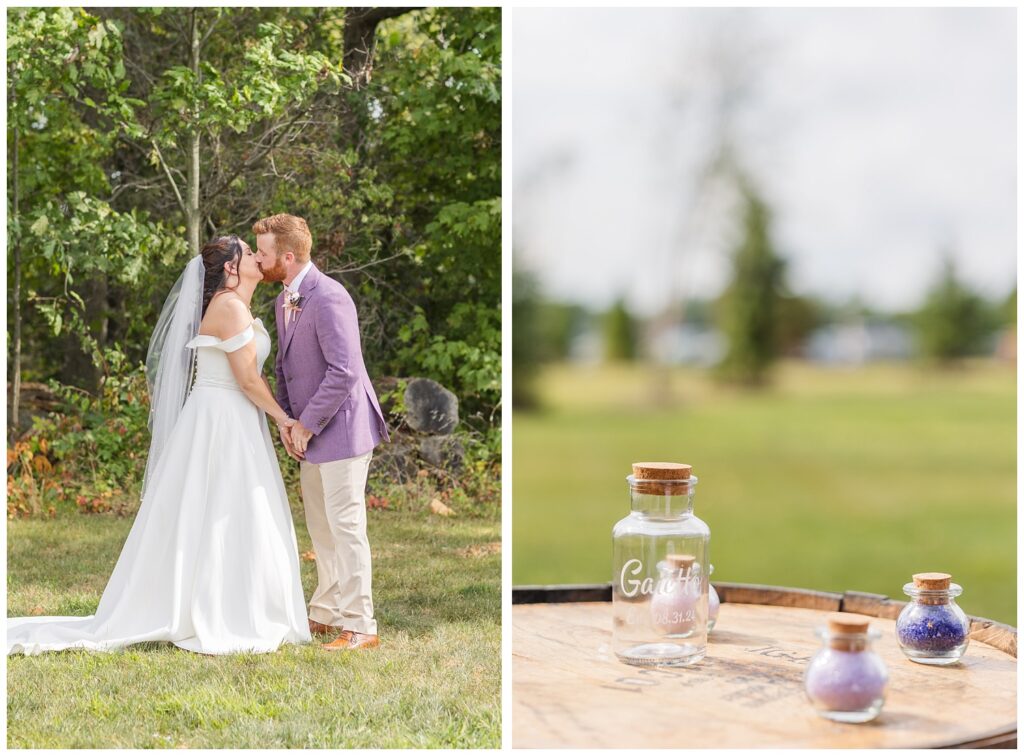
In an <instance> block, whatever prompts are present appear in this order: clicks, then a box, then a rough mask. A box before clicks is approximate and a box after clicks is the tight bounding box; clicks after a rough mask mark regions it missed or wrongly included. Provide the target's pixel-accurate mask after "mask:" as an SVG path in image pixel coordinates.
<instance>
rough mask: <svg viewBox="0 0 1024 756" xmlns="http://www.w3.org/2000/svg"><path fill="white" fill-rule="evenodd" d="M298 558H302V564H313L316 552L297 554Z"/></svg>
mask: <svg viewBox="0 0 1024 756" xmlns="http://www.w3.org/2000/svg"><path fill="white" fill-rule="evenodd" d="M299 556H301V557H302V561H303V562H315V561H316V552H314V551H303V552H302V553H301V554H299Z"/></svg>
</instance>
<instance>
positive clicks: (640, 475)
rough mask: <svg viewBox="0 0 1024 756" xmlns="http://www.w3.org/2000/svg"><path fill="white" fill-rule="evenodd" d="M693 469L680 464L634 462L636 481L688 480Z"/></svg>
mask: <svg viewBox="0 0 1024 756" xmlns="http://www.w3.org/2000/svg"><path fill="white" fill-rule="evenodd" d="M691 469H692V468H691V467H690V466H689V465H684V464H680V463H679V462H634V463H633V477H634V478H635V479H636V480H673V481H679V480H688V479H689V477H690V470H691Z"/></svg>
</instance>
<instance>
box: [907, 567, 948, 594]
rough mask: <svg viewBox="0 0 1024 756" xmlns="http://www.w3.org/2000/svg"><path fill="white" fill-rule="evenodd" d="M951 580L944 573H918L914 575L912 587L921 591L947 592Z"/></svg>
mask: <svg viewBox="0 0 1024 756" xmlns="http://www.w3.org/2000/svg"><path fill="white" fill-rule="evenodd" d="M952 579H953V576H952V575H949V574H948V573H945V572H919V573H917V574H916V575H914V587H915V588H919V589H920V590H922V591H948V590H949V581H950V580H952Z"/></svg>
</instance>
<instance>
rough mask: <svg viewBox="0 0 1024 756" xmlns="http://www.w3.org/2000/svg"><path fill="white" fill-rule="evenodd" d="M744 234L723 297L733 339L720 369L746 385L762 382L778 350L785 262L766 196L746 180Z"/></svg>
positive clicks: (722, 313)
mask: <svg viewBox="0 0 1024 756" xmlns="http://www.w3.org/2000/svg"><path fill="white" fill-rule="evenodd" d="M741 190H742V197H743V221H742V222H743V236H742V239H741V240H740V243H739V245H738V246H737V247H736V249H735V250H734V252H733V255H732V281H731V282H730V284H729V286H728V287H727V288H726V290H725V291H724V292H723V294H722V296H721V297H720V299H719V307H718V312H719V318H720V324H721V328H722V332H723V333H724V334H725V337H726V339H727V341H728V347H727V350H726V354H725V357H724V358H723V360H722V362H721V363H720V364H719V366H718V375H719V376H720V377H721V378H722V379H724V380H726V381H730V382H735V383H740V384H743V385H747V386H757V385H760V384H763V383H764V381H765V380H766V377H767V371H768V369H769V367H770V366H771V364H772V362H773V361H774V360H775V358H776V356H777V354H778V338H779V336H778V330H777V328H778V325H777V318H778V314H779V300H780V297H781V294H782V285H783V273H784V270H785V264H784V262H783V260H782V259H781V258H780V257H779V256H778V254H777V253H776V252H775V248H774V246H773V244H772V240H771V235H770V230H769V226H770V214H769V210H768V207H767V206H766V205H765V203H764V201H763V200H762V199H761V198H760V197H759V196H758V195H757V193H756V192H755V191H754V189H753V188H752V187H751V186H750V185H749V184H748V183H747V182H741Z"/></svg>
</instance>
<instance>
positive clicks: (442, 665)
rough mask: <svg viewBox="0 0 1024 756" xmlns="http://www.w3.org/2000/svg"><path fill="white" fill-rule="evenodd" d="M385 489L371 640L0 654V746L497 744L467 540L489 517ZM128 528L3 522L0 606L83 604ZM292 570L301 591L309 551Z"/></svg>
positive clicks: (486, 621)
mask: <svg viewBox="0 0 1024 756" xmlns="http://www.w3.org/2000/svg"><path fill="white" fill-rule="evenodd" d="M396 500H401V505H400V509H398V510H394V509H392V510H375V511H372V512H371V513H370V517H369V531H370V542H371V548H372V551H373V557H374V601H375V608H376V614H377V620H378V624H379V627H380V633H381V640H382V646H381V647H380V648H379V649H376V650H373V651H369V652H364V653H358V654H330V653H328V652H325V651H321V650H320V649H318V648H316V647H315V646H283V647H282V648H281V649H280V650H279V651H278V652H276V653H273V654H264V655H239V656H231V657H206V656H200V655H196V654H191V653H188V652H185V651H181V650H178V649H176V648H175V647H173V646H171V645H170V644H163V643H151V644H142V645H139V646H133V647H131V648H129V649H126V650H124V651H119V652H115V653H111V654H96V653H87V652H80V651H69V652H63V653H55V654H46V655H43V656H38V657H31V658H25V657H21V656H17V657H11V658H9V659H8V662H7V663H8V668H7V686H8V687H7V693H8V698H7V717H8V719H7V722H8V729H7V744H8V747H10V748H148V747H159V748H172V747H185V748H290V747H303V748H392V747H396V748H397V747H402V748H428V747H452V748H498V747H500V745H501V734H500V733H501V695H500V690H501V556H500V553H498V552H497V551H496V548H495V547H494V546H492V547H491V548H490V549H488V548H479V547H481V546H482V545H486V544H495V543H496V542H498V541H500V540H501V527H500V521H499V520H498V519H497V517H487V518H473V517H463V516H459V515H458V514H457V515H456V516H455V517H453V518H444V517H439V516H437V515H433V514H429V513H428V512H427V511H426V509H425V507H426V505H427V503H428V501H429V499H426V500H421V498H420V497H417V496H416V495H409V494H408V492H404V493H403V494H402V495H400V496H398V497H393V498H392V501H396ZM291 501H292V506H293V513H294V515H295V522H296V531H297V534H298V538H299V549H300V551H307V550H308V549H310V543H309V536H308V534H307V533H306V531H305V527H304V525H303V520H302V515H301V500H300V499H299V498H298V496H297V495H292V497H291ZM485 509H489V510H490V511H496V510H497V507H496V506H490V507H485ZM130 526H131V520H130V519H120V518H114V517H110V516H99V515H80V514H76V513H73V512H63V511H62V512H60V513H59V514H58V516H57V518H56V519H55V520H38V521H37V520H16V521H12V522H9V523H8V573H7V590H8V615H10V616H24V615H26V614H28V613H30V612H31V611H32V610H33V609H34V608H37V607H38V608H39V609H41V610H42V612H43V613H45V614H70V615H81V614H90V613H92V612H93V611H95V608H96V606H97V604H98V602H99V597H100V594H101V593H102V590H103V587H104V586H105V584H106V580H107V578H108V577H109V575H110V571H111V569H112V568H113V565H114V562H115V561H116V559H117V555H118V553H119V552H120V549H121V545H122V544H123V542H124V539H125V538H126V537H127V534H128V530H129V528H130ZM472 547H478V548H475V549H474V548H472ZM302 573H303V584H304V589H305V592H306V597H307V598H308V597H309V595H310V594H311V592H312V589H313V587H314V585H315V582H316V577H315V564H314V563H313V562H310V561H303V562H302Z"/></svg>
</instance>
